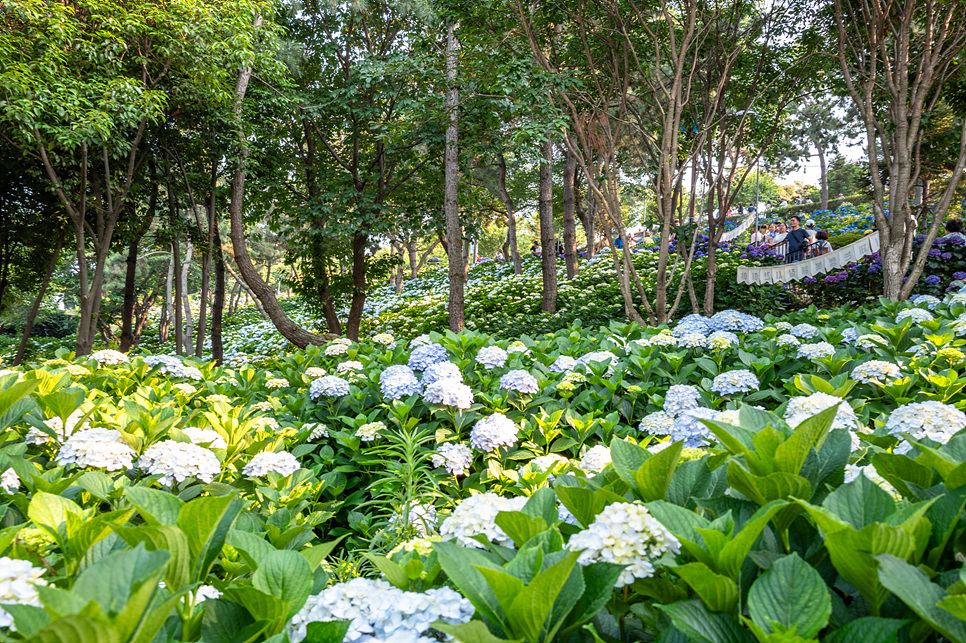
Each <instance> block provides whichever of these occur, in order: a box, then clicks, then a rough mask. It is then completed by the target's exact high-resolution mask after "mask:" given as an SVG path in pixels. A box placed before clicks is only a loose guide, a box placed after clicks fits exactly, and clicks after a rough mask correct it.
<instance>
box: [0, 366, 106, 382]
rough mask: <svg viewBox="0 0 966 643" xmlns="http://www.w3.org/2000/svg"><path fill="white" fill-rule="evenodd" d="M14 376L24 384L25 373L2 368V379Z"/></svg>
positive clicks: (0, 375)
mask: <svg viewBox="0 0 966 643" xmlns="http://www.w3.org/2000/svg"><path fill="white" fill-rule="evenodd" d="M84 370H87V369H84ZM14 374H16V375H17V381H18V382H22V381H23V380H24V377H23V373H21V372H20V371H15V370H13V369H12V368H0V377H3V376H4V375H14Z"/></svg>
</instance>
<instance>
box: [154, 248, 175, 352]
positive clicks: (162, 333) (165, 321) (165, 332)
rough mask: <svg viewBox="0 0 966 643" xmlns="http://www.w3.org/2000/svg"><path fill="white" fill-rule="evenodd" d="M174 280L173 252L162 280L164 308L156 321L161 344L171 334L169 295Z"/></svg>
mask: <svg viewBox="0 0 966 643" xmlns="http://www.w3.org/2000/svg"><path fill="white" fill-rule="evenodd" d="M173 281H174V253H172V254H171V256H170V257H169V258H168V272H167V277H166V278H165V280H164V308H163V309H162V310H161V321H160V322H158V340H159V341H160V342H161V343H162V344H163V343H166V342H167V341H168V338H169V337H170V336H171V318H172V317H173V316H174V308H173V306H172V303H171V302H172V301H173V298H172V296H171V289H172V282H173Z"/></svg>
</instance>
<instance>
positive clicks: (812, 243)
mask: <svg viewBox="0 0 966 643" xmlns="http://www.w3.org/2000/svg"><path fill="white" fill-rule="evenodd" d="M828 237H829V235H828V231H827V230H816V229H815V221H814V220H813V219H809V220H808V221H806V222H805V227H804V228H803V227H802V220H801V219H800V218H799V217H797V216H793V217H791V218H790V219H789V220H788V223H787V224H786V223H785V222H784V221H778V222H772V223H767V224H766V223H762V224H761V225H760V226H758V231H757V232H754V233H753V234H752V235H751V243H752V244H753V245H756V246H768V247H769V248H771V249H772V250H773V251H775V252H779V253H781V254H783V255H785V261H786V262H788V263H791V262H793V261H802V260H803V259H811V258H812V257H819V256H821V255H824V254H827V253H829V252H831V251H832V244H830V243H829V241H828Z"/></svg>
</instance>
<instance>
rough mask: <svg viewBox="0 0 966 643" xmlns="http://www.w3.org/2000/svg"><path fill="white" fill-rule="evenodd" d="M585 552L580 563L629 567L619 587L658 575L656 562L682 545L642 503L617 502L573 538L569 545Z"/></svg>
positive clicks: (621, 578)
mask: <svg viewBox="0 0 966 643" xmlns="http://www.w3.org/2000/svg"><path fill="white" fill-rule="evenodd" d="M567 546H568V547H569V548H570V549H573V550H583V551H582V552H581V554H580V558H578V559H577V562H578V563H580V564H581V565H590V564H592V563H597V562H606V563H615V564H618V565H626V566H627V567H625V568H624V571H622V572H621V575H620V577H619V578H618V579H617V587H624V586H626V585H630V584H631V583H633V582H634V580H635V579H637V578H649V577H651V576H653V575H654V562H653V561H654V560H656V559H657V558H660V557H661V556H663V555H664V554H668V553H670V554H675V555H676V554H677V553H678V552H680V551H681V543H680V542H678V539H677V538H675V537H674V535H673V534H672V533H671V532H670V531H668V530H667V528H665V527H664V525H662V524H661V523H660V522H658V521H657V519H656V518H655V517H654V516H652V515H651V514H650V512H649V511H648V510H647V508H646V507H645V506H644V505H642V504H641V503H639V502H615V503H614V504H611V505H607V506H606V507H604V510H603V511H601V512H600V513H599V514H597V517H596V518H595V519H594V522H593V523H591V525H590V526H588V527H587V529H584V530H583V531H580V532H578V533H576V534H574V535H573V536H571V537H570V542H569V543H568V545H567Z"/></svg>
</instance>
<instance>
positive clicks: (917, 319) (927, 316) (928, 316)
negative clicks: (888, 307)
mask: <svg viewBox="0 0 966 643" xmlns="http://www.w3.org/2000/svg"><path fill="white" fill-rule="evenodd" d="M907 317H908V318H909V319H911V320H912V321H913V323H915V324H920V323H922V322H924V321H932V320H933V316H932V313H930V312H929V311H928V310H924V309H922V308H906V309H905V310H900V311H899V314H898V315H896V323H897V324H898V323H899V322H901V321H902V320H903V319H906V318H907Z"/></svg>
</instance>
